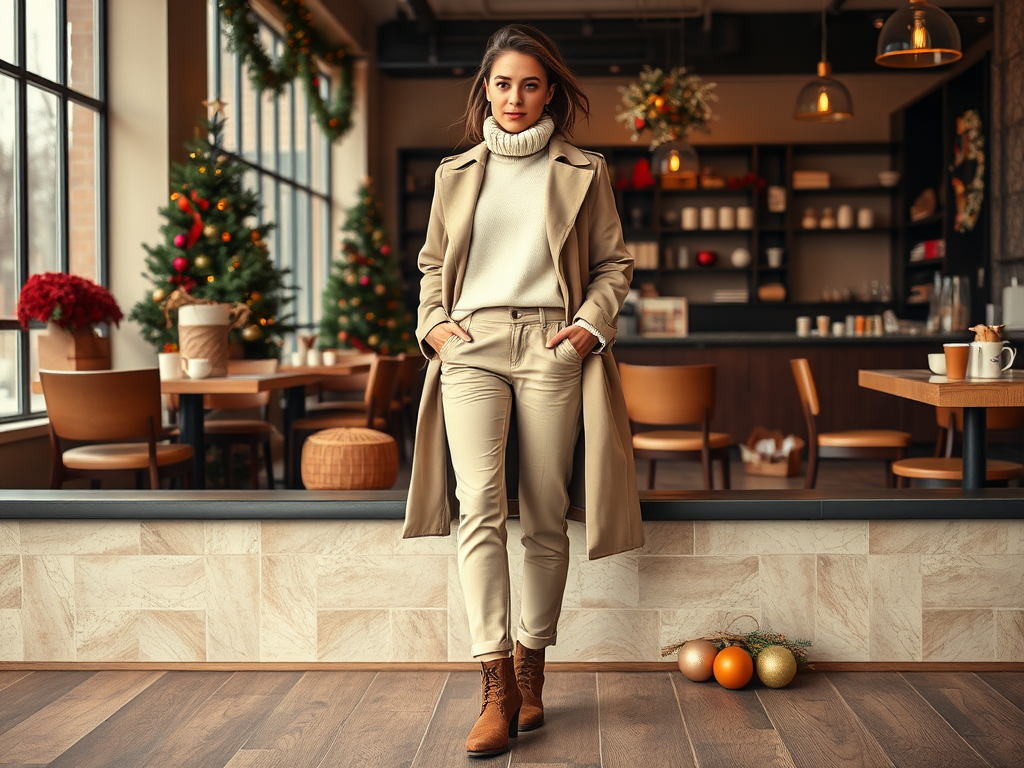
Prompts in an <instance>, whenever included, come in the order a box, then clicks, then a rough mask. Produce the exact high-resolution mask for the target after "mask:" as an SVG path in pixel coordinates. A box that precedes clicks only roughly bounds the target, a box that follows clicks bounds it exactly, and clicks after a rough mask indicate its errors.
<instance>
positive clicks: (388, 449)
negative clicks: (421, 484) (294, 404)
mask: <svg viewBox="0 0 1024 768" xmlns="http://www.w3.org/2000/svg"><path fill="white" fill-rule="evenodd" d="M397 477H398V446H397V445H396V444H395V440H394V438H393V437H391V435H386V434H384V433H383V432H378V431H376V430H374V429H365V428H362V427H338V428H335V429H325V430H322V431H320V432H316V433H314V434H313V435H311V436H310V437H309V439H307V440H306V443H305V445H303V446H302V482H303V484H304V485H305V486H306V488H308V489H309V490H320V491H332V490H339V491H340V490H345V491H347V490H386V489H388V488H390V487H391V486H392V485H394V483H395V480H396V479H397Z"/></svg>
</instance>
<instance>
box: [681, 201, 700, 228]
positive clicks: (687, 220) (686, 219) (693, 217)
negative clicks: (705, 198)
mask: <svg viewBox="0 0 1024 768" xmlns="http://www.w3.org/2000/svg"><path fill="white" fill-rule="evenodd" d="M682 223H683V229H688V230H689V229H698V228H699V227H700V211H699V210H697V209H696V208H693V207H686V208H683V215H682Z"/></svg>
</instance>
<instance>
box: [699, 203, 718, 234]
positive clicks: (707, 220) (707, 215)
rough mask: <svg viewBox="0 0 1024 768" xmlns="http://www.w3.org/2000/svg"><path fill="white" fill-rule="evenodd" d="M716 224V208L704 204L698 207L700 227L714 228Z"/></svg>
mask: <svg viewBox="0 0 1024 768" xmlns="http://www.w3.org/2000/svg"><path fill="white" fill-rule="evenodd" d="M717 224H718V209H717V208H712V207H711V206H710V205H706V206H704V207H703V208H701V209H700V228H701V229H714V228H715V226H716V225H717Z"/></svg>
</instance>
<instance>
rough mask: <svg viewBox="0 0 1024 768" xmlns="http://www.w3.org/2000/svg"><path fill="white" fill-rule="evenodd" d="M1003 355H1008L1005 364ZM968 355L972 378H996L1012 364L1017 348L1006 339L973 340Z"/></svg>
mask: <svg viewBox="0 0 1024 768" xmlns="http://www.w3.org/2000/svg"><path fill="white" fill-rule="evenodd" d="M1004 356H1007V357H1008V359H1007V360H1006V364H1005V365H1004V364H1003V358H1004ZM969 357H970V370H969V373H970V376H971V378H972V379H998V378H1001V377H1002V375H1003V371H1005V370H1007V369H1008V368H1009V367H1010V366H1011V365H1013V361H1014V359H1015V358H1016V357H1017V350H1015V349H1014V348H1013V347H1011V346H1009V342H1007V341H973V342H971V352H970V355H969Z"/></svg>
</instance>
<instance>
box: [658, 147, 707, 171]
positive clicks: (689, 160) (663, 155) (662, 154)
mask: <svg viewBox="0 0 1024 768" xmlns="http://www.w3.org/2000/svg"><path fill="white" fill-rule="evenodd" d="M684 173H689V174H693V175H694V176H696V175H697V174H698V173H700V161H699V160H698V159H697V151H696V150H695V149H694V148H693V147H691V146H690V145H689V144H687V143H686V142H685V141H666V142H665V143H664V144H662V145H661V146H659V147H658V148H657V149H656V150H654V156H653V157H652V158H651V174H653V175H654V176H666V175H669V176H671V175H675V174H684Z"/></svg>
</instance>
